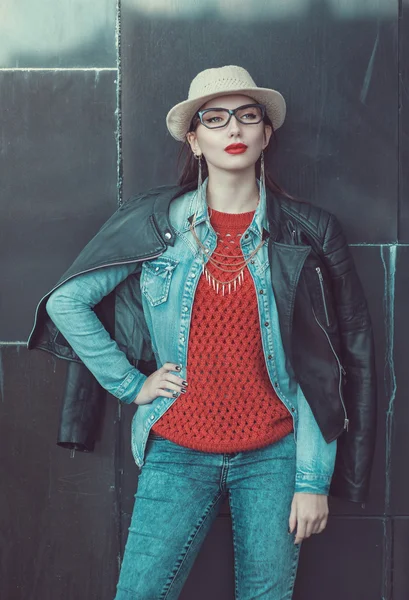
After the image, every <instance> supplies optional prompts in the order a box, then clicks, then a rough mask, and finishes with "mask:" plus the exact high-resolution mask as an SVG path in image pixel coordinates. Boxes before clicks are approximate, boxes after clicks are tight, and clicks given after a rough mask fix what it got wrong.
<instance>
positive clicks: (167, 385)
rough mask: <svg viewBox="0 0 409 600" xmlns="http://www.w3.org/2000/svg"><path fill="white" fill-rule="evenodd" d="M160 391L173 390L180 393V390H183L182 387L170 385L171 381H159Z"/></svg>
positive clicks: (174, 384)
mask: <svg viewBox="0 0 409 600" xmlns="http://www.w3.org/2000/svg"><path fill="white" fill-rule="evenodd" d="M159 387H160V389H169V390H174V391H175V392H178V393H179V392H180V391H181V390H182V389H185V387H184V386H183V385H180V384H177V383H172V382H171V381H166V380H163V379H162V380H161V381H160V383H159Z"/></svg>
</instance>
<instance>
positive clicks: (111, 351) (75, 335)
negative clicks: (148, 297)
mask: <svg viewBox="0 0 409 600" xmlns="http://www.w3.org/2000/svg"><path fill="white" fill-rule="evenodd" d="M138 268H140V265H139V264H137V265H136V266H135V263H131V264H125V265H114V266H109V267H103V268H101V269H96V270H94V271H90V272H89V273H83V274H80V275H77V276H75V277H74V278H73V279H70V280H69V281H66V282H65V283H63V284H62V285H61V286H60V287H59V288H57V289H56V290H55V291H54V292H52V294H51V295H50V297H49V298H48V300H47V303H46V311H47V313H48V314H49V315H50V317H51V319H52V321H53V322H54V323H55V325H56V326H57V327H58V329H59V330H60V331H61V333H62V334H63V336H64V337H65V338H66V340H67V341H68V343H69V344H70V345H71V346H72V348H73V349H74V350H75V352H76V353H77V354H78V356H79V357H80V359H81V360H82V361H83V363H84V364H85V366H86V367H87V368H88V369H89V370H90V371H91V373H92V374H93V375H94V377H95V379H96V380H97V381H98V382H99V384H100V385H101V386H102V387H103V388H105V389H106V390H107V391H108V392H109V393H110V394H112V395H113V396H116V397H117V398H118V399H119V400H121V401H122V402H124V403H125V404H131V403H132V402H133V401H134V400H135V398H136V396H137V395H138V393H139V391H140V389H141V388H142V386H143V384H144V382H145V380H146V379H147V377H146V375H144V374H143V373H141V372H140V371H139V370H138V369H136V368H135V367H134V366H133V365H132V364H131V363H130V362H129V360H128V358H127V356H126V354H125V353H124V352H123V351H122V350H121V349H120V348H119V346H118V344H117V343H116V341H115V340H113V339H112V338H111V336H110V335H109V333H108V331H107V330H106V329H105V327H104V326H103V324H102V323H101V321H100V319H99V318H98V317H97V315H96V313H95V312H94V310H93V307H94V306H95V305H96V304H97V303H98V302H100V300H102V298H103V297H104V296H106V295H107V294H109V293H110V292H111V291H112V290H113V289H114V288H115V287H116V286H117V285H118V284H119V283H121V281H123V280H124V279H126V278H127V277H128V275H130V274H131V273H132V272H135V271H136V270H137V269H138Z"/></svg>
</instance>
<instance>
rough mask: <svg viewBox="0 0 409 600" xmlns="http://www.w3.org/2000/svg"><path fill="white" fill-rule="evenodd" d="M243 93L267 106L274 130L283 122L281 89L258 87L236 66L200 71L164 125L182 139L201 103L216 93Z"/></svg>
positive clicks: (283, 110)
mask: <svg viewBox="0 0 409 600" xmlns="http://www.w3.org/2000/svg"><path fill="white" fill-rule="evenodd" d="M232 94H244V95H245V96H250V97H251V98H254V100H255V101H256V102H258V103H260V104H264V105H265V107H266V112H267V115H268V116H269V117H270V119H271V121H272V123H273V127H274V129H278V128H279V127H281V125H282V124H283V123H284V118H285V113H286V105H285V100H284V98H283V96H282V95H281V94H280V92H277V91H276V90H272V89H269V88H261V87H257V86H256V84H255V81H254V79H253V78H252V77H251V75H250V73H249V72H248V71H246V69H243V67H237V66H235V65H227V66H225V67H218V68H215V69H206V70H205V71H201V72H200V73H198V74H197V75H196V77H195V78H194V79H193V80H192V82H191V84H190V88H189V94H188V99H187V100H184V101H183V102H179V104H176V105H175V106H174V107H173V108H171V109H170V111H169V112H168V114H167V116H166V125H167V128H168V130H169V132H170V134H171V135H172V136H173V137H174V138H175V140H179V141H181V142H183V141H184V140H185V136H186V133H187V132H188V130H189V126H190V122H191V120H192V117H193V115H194V114H195V113H196V112H197V111H198V110H199V108H200V107H201V106H203V104H205V103H206V102H207V101H208V100H211V99H212V98H216V97H217V96H225V95H232Z"/></svg>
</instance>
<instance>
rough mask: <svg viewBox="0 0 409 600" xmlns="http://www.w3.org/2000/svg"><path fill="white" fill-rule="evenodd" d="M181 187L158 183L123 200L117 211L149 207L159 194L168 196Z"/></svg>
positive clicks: (175, 192)
mask: <svg viewBox="0 0 409 600" xmlns="http://www.w3.org/2000/svg"><path fill="white" fill-rule="evenodd" d="M180 189H182V188H181V187H180V186H179V185H158V186H156V187H153V188H149V189H148V190H145V191H143V192H139V193H137V194H134V195H132V196H130V197H129V198H128V199H127V200H125V202H124V203H123V204H122V205H121V206H120V207H119V208H118V211H120V212H124V211H127V210H136V209H141V210H144V209H147V208H148V209H149V208H152V207H153V203H154V200H155V199H156V198H158V197H160V196H165V195H166V196H168V195H172V194H173V193H174V194H177V193H178V191H179V190H180Z"/></svg>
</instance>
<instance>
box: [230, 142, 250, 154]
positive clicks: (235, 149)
mask: <svg viewBox="0 0 409 600" xmlns="http://www.w3.org/2000/svg"><path fill="white" fill-rule="evenodd" d="M224 150H225V152H228V153H229V154H243V152H245V151H246V150H247V146H246V144H230V146H226V148H225V149H224Z"/></svg>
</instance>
